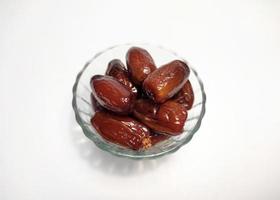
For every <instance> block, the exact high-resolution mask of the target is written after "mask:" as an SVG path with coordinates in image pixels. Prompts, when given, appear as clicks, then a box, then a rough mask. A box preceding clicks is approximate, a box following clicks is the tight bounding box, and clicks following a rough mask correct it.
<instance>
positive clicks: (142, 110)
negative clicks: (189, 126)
mask: <svg viewBox="0 0 280 200" xmlns="http://www.w3.org/2000/svg"><path fill="white" fill-rule="evenodd" d="M133 115H134V116H135V117H136V118H137V119H138V120H140V121H141V122H142V123H144V124H145V125H146V126H148V127H149V128H151V129H152V130H154V131H155V132H157V133H165V134H168V135H179V134H180V133H182V132H183V128H184V124H185V121H186V119H187V116H188V113H187V110H186V108H185V107H184V106H183V105H181V104H179V103H176V102H174V101H171V100H170V101H167V102H165V103H163V104H160V105H158V104H155V103H153V102H152V101H151V100H146V99H139V100H137V101H136V103H135V105H134V110H133Z"/></svg>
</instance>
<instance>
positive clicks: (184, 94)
mask: <svg viewBox="0 0 280 200" xmlns="http://www.w3.org/2000/svg"><path fill="white" fill-rule="evenodd" d="M173 100H174V101H175V102H177V103H180V104H182V105H183V106H185V108H186V109H187V110H190V109H191V108H192V106H193V102H194V93H193V89H192V85H191V82H190V81H189V80H188V81H187V82H186V83H185V85H184V86H183V87H182V89H181V90H180V91H179V92H178V93H177V94H176V95H175V96H174V98H173Z"/></svg>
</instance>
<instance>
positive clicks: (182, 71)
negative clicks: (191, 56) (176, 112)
mask: <svg viewBox="0 0 280 200" xmlns="http://www.w3.org/2000/svg"><path fill="white" fill-rule="evenodd" d="M189 74H190V69H189V67H188V66H187V64H186V63H184V62H182V61H180V60H174V61H172V62H170V63H167V64H165V65H163V66H161V67H160V68H158V69H157V70H155V71H153V72H152V73H151V74H150V75H149V76H148V77H147V78H146V79H145V80H144V82H143V88H144V90H145V92H146V93H147V95H148V96H149V97H150V98H151V99H153V100H154V101H155V102H156V103H163V102H165V101H166V100H168V99H169V98H171V97H172V96H174V95H175V94H176V93H177V92H178V91H179V90H180V89H181V88H182V87H183V85H184V84H185V83H186V81H187V80H188V77H189Z"/></svg>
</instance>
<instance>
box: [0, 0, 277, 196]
mask: <svg viewBox="0 0 280 200" xmlns="http://www.w3.org/2000/svg"><path fill="white" fill-rule="evenodd" d="M127 42H149V43H154V44H161V45H163V46H165V47H167V48H170V49H173V50H174V51H176V52H178V53H179V54H180V55H181V56H183V57H185V58H186V59H187V60H188V61H189V62H190V63H191V64H192V65H193V66H195V68H196V69H197V70H198V72H199V74H200V76H201V78H202V80H203V82H204V84H205V90H206V94H207V103H206V115H205V118H204V119H203V122H202V126H201V128H200V130H199V131H198V132H197V133H196V135H195V137H194V138H193V140H192V141H191V142H190V143H189V144H188V145H186V146H184V147H183V148H181V149H180V150H179V151H177V152H176V153H174V154H172V155H169V156H165V157H163V158H160V159H156V160H144V161H133V160H128V159H124V158H117V157H114V156H112V155H110V154H108V153H106V152H103V151H101V150H99V149H98V148H97V147H95V146H94V144H93V143H92V142H90V141H89V140H88V139H87V138H86V137H85V136H84V135H83V133H82V132H81V129H80V128H79V127H78V125H77V123H76V122H75V119H74V114H73V111H72V107H71V99H72V93H71V90H72V85H73V83H74V81H75V78H76V75H77V73H78V72H79V70H80V69H81V68H82V67H83V65H84V64H85V62H86V61H87V60H89V59H90V58H91V57H92V56H93V55H94V54H95V53H96V52H98V51H100V50H103V49H105V48H107V47H108V46H111V45H115V44H121V43H127ZM279 68H280V1H277V0H258V1H254V0H251V1H250V0H243V1H228V2H226V1H176V0H172V1H149V0H141V1H140V0H139V1H113V0H112V1H105V0H104V1H94V0H88V1H86V0H81V1H76V2H74V1H69V0H64V1H55V0H49V1H40V0H1V1H0V91H1V98H0V199H1V200H15V199H21V200H38V199H48V200H49V199H59V200H61V199H67V200H71V199H73V200H76V199H90V200H92V199H94V200H95V199H97V200H103V199H115V200H126V199H133V200H143V199H164V200H165V199H166V200H167V199H176V200H187V199H188V200H192V199H195V200H196V199H198V200H200V199H201V200H207V199H223V200H224V199H227V200H231V199H233V200H236V199H242V200H243V199H244V200H259V199H269V200H278V199H280V146H279V145H280V117H279V112H280V106H279V102H280V95H279V91H280V90H279V86H280V79H279V73H280V70H279Z"/></svg>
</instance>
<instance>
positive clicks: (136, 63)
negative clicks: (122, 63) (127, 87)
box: [126, 47, 156, 85]
mask: <svg viewBox="0 0 280 200" xmlns="http://www.w3.org/2000/svg"><path fill="white" fill-rule="evenodd" d="M126 64H127V68H128V72H129V74H130V77H131V79H132V81H133V82H134V83H135V84H136V85H141V83H142V82H143V81H144V80H145V79H146V77H147V76H148V75H149V74H150V73H151V72H153V71H154V70H155V69H156V66H155V63H154V60H153V58H152V56H151V55H150V54H149V52H148V51H146V50H145V49H142V48H139V47H131V48H130V49H129V50H128V52H127V54H126Z"/></svg>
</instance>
